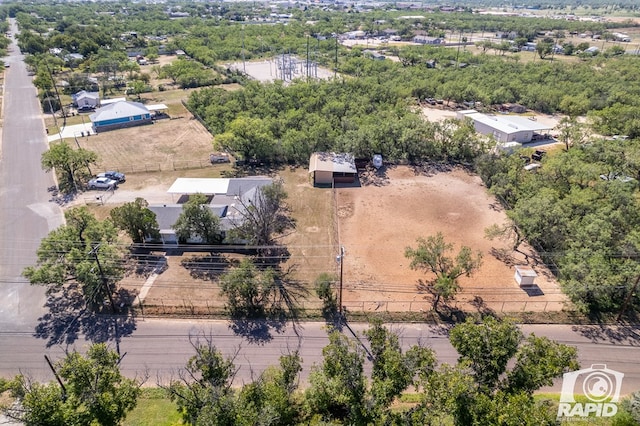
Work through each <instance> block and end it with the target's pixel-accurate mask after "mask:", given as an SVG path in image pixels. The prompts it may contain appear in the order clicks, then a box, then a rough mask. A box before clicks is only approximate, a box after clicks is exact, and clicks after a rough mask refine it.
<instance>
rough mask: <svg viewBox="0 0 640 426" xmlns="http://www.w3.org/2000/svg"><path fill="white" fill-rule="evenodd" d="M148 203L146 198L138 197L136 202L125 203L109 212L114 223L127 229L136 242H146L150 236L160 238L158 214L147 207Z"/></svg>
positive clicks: (155, 238) (154, 238) (124, 229)
mask: <svg viewBox="0 0 640 426" xmlns="http://www.w3.org/2000/svg"><path fill="white" fill-rule="evenodd" d="M148 205H149V203H147V201H146V200H145V199H143V198H136V199H135V201H134V202H132V203H125V204H124V205H122V206H120V207H115V208H114V209H113V210H111V212H109V215H110V216H111V220H112V221H113V224H114V225H115V226H117V227H118V228H120V229H122V230H123V231H125V232H126V233H127V234H128V235H129V237H130V238H131V240H132V241H133V242H134V243H136V244H141V243H144V242H145V240H146V239H148V238H150V239H153V240H159V239H160V228H159V227H158V221H157V220H156V214H155V213H154V212H152V211H151V210H149V209H148V208H147V206H148Z"/></svg>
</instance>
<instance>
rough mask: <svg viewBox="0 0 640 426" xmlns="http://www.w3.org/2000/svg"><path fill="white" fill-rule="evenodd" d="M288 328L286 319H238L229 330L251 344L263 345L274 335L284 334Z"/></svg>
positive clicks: (232, 321)
mask: <svg viewBox="0 0 640 426" xmlns="http://www.w3.org/2000/svg"><path fill="white" fill-rule="evenodd" d="M286 326H287V319H286V318H236V319H232V320H231V325H229V328H231V331H233V332H234V333H235V334H236V335H238V336H242V337H244V338H245V339H247V341H248V342H249V343H254V344H259V345H263V344H265V343H268V342H270V341H271V340H272V339H273V333H277V334H282V333H284V330H285V328H286Z"/></svg>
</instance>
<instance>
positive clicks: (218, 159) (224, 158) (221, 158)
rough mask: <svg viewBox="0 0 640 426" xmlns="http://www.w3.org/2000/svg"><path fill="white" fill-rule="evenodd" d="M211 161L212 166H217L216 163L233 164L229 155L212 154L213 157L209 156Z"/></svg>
mask: <svg viewBox="0 0 640 426" xmlns="http://www.w3.org/2000/svg"><path fill="white" fill-rule="evenodd" d="M209 161H211V164H215V163H230V162H231V158H229V154H226V153H222V154H211V155H209Z"/></svg>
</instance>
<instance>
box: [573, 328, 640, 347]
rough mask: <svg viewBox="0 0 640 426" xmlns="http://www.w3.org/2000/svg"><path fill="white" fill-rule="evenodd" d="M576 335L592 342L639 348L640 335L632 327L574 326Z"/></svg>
mask: <svg viewBox="0 0 640 426" xmlns="http://www.w3.org/2000/svg"><path fill="white" fill-rule="evenodd" d="M571 329H572V330H573V331H575V332H576V333H578V334H580V335H582V336H584V337H586V338H587V339H589V340H590V341H592V342H596V343H598V342H608V343H614V344H620V345H628V346H640V333H638V331H636V330H637V327H634V326H626V325H621V326H612V325H611V324H589V325H574V326H573V327H571Z"/></svg>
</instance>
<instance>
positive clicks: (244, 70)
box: [242, 25, 247, 75]
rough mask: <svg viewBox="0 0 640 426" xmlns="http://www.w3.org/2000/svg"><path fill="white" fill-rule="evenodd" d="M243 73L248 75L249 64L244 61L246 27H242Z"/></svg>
mask: <svg viewBox="0 0 640 426" xmlns="http://www.w3.org/2000/svg"><path fill="white" fill-rule="evenodd" d="M242 71H243V72H244V73H245V75H246V74H247V64H246V62H245V60H244V25H243V26H242Z"/></svg>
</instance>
